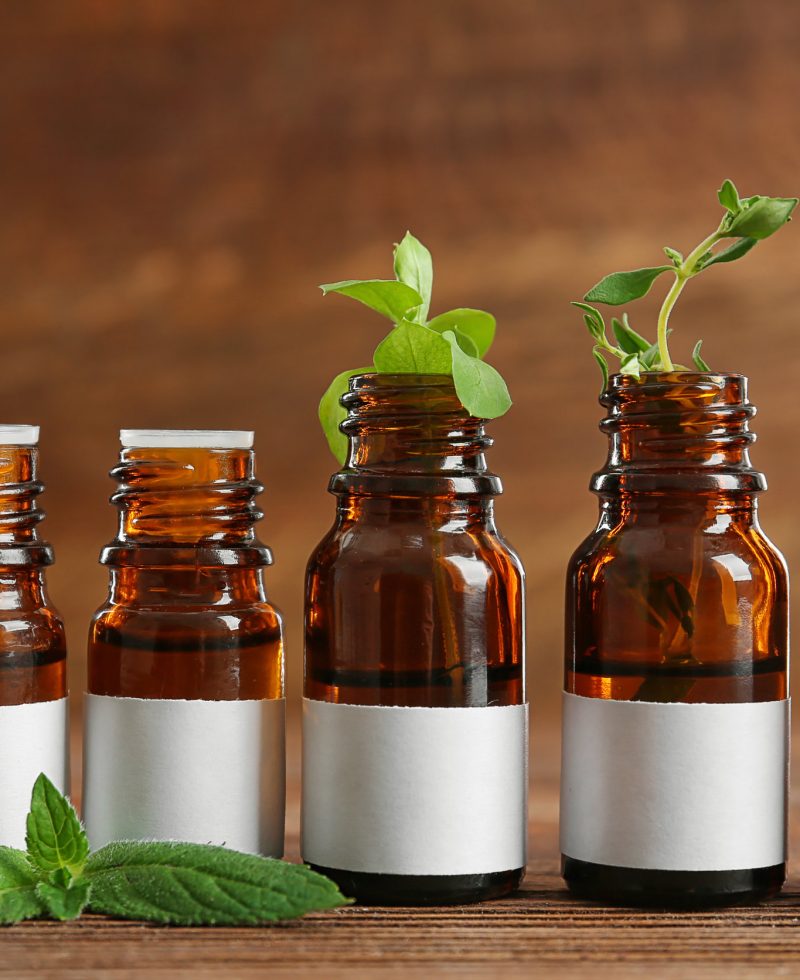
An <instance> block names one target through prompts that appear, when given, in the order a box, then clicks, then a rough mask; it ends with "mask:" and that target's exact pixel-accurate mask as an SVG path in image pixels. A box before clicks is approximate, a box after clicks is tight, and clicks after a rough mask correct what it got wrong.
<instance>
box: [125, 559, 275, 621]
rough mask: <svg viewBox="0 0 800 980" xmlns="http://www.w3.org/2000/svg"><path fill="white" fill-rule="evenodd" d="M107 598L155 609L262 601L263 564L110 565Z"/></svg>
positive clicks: (129, 604) (263, 600) (238, 604)
mask: <svg viewBox="0 0 800 980" xmlns="http://www.w3.org/2000/svg"><path fill="white" fill-rule="evenodd" d="M109 600H110V601H111V602H112V603H114V604H115V605H122V606H153V607H157V608H158V609H159V610H162V611H163V610H165V609H169V608H176V609H185V608H186V607H187V606H188V607H193V606H203V607H206V606H215V607H224V606H242V605H253V604H257V603H264V602H266V601H267V595H266V591H265V588H264V569H263V567H255V568H241V567H236V566H232V567H200V566H194V567H192V568H182V567H171V568H163V567H153V566H135V565H128V566H123V567H119V568H112V569H111V574H110V583H109Z"/></svg>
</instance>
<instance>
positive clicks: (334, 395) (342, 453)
mask: <svg viewBox="0 0 800 980" xmlns="http://www.w3.org/2000/svg"><path fill="white" fill-rule="evenodd" d="M372 370H373V368H372V366H371V365H370V367H365V368H356V369H355V370H353V371H342V372H341V374H337V375H336V377H335V378H334V379H333V381H331V383H330V384H329V385H328V387H327V389H326V391H325V394H324V395H323V396H322V398H321V399H320V403H319V409H318V414H319V420H320V423H321V425H322V431H323V432H324V433H325V438H326V439H327V440H328V445H329V446H330V450H331V452H332V453H333V455H334V456H335V457H336V460H337V462H338V463H339V465H340V466H343V465H344V461H345V459H346V458H347V436H346V435H345V434H344V433H343V432H342V430H341V429H340V428H339V426H340V425H341V424H342V422H344V420H345V419H346V418H347V410H346V409H345V408H344V407H343V406H342V404H341V401H340V399H341V397H342V395H343V394H345V392H346V391H347V389H348V388H349V386H350V385H349V381H350V379H351V378H352V377H354V376H355V375H356V374H366V373H367V372H368V371H372Z"/></svg>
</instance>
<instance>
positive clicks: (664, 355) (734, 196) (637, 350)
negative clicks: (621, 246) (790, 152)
mask: <svg viewBox="0 0 800 980" xmlns="http://www.w3.org/2000/svg"><path fill="white" fill-rule="evenodd" d="M717 197H718V199H719V203H720V204H721V205H722V206H723V208H725V214H724V216H723V218H722V220H721V222H720V223H719V226H718V227H717V228H716V230H715V231H713V232H712V233H711V234H710V235H708V236H707V237H706V238H704V239H703V241H702V242H700V244H699V245H698V246H697V247H696V248H695V249H693V250H692V251H691V252H690V253H689V254H688V255H687V256H686V258H684V257H683V255H682V254H681V253H680V252H679V251H677V249H674V248H669V247H666V248H664V254H665V255H666V257H667V258H668V259H669V264H664V265H656V266H648V267H646V268H643V269H632V270H630V271H628V272H612V273H611V274H610V275H608V276H605V277H604V278H603V279H601V280H600V282H598V283H597V284H596V285H595V286H592V288H591V289H590V290H589V292H588V293H587V294H586V295H585V296H584V297H583V302H582V303H574V304H573V305H574V306H577V307H578V308H579V309H580V310H582V311H583V320H584V323H585V324H586V327H587V329H588V331H589V333H590V335H591V337H592V339H593V340H594V342H595V345H594V348H593V350H592V353H593V355H594V358H595V360H596V361H597V363H598V365H599V366H600V370H601V371H602V374H603V388H604V389H605V387H606V385H607V384H608V370H609V369H608V361H607V359H606V355H608V354H610V355H611V356H612V357H616V358H619V362H620V367H619V370H620V373H621V374H628V375H632V376H633V377H636V378H638V377H639V375H640V374H641V373H642V372H644V371H654V372H669V371H675V370H679V371H685V370H688V369H687V368H686V367H685V366H684V365H682V364H675V363H674V362H673V360H672V357H671V355H670V352H669V335H670V333H671V330H670V327H669V318H670V314H671V313H672V310H673V307H674V306H675V303H676V302H677V300H678V297H679V296H680V294H681V292H682V291H683V287H684V286H685V285H686V283H687V282H688V281H689V280H690V279H693V278H694V277H695V276H697V275H699V274H700V273H701V272H703V271H705V270H706V269H709V268H711V266H713V265H719V264H720V263H723V262H734V261H735V260H736V259H740V258H742V256H743V255H746V254H747V253H748V252H749V251H750V250H751V249H752V248H754V246H755V245H757V244H758V242H760V241H762V240H763V239H765V238H769V236H770V235H774V234H775V232H776V231H778V229H779V228H782V227H783V225H785V224H786V223H787V222H788V221H790V220H791V215H792V212H793V211H794V209H795V207H796V206H797V201H798V199H797V198H796V197H764V196H762V195H760V194H756V195H755V196H753V197H744V198H742V197H739V192H738V191H737V190H736V187H735V186H734V184H733V181H731V180H725V181H724V182H723V184H722V187H720V189H719V191H717ZM730 239H733V241H732V242H731V244H729V245H728V246H727V247H725V248H717V247H716V246H717V245H718V244H719V243H720V242H723V241H727V240H730ZM665 272H671V273H672V275H673V276H674V279H673V282H672V285H671V286H670V289H669V291H668V292H667V295H666V297H665V299H664V302H663V303H662V305H661V310H660V312H659V314H658V323H657V329H656V341H655V343H650V341H649V340H647V339H645V337H643V336H642V335H641V334H640V333H637V331H635V330H634V329H633V328H632V327H631V325H630V323H629V322H628V316H627V314H626V313H623V314H622V317H621V318H617V317H612V319H611V330H612V333H613V337H614V341H616V342H613V341H612V340H610V339H609V337H608V331H607V329H606V325H605V322H604V320H603V316H602V314H601V313H600V311H599V310H598V309H596V308H595V307H594V306H592V305H590V304H592V303H603V304H606V305H608V306H623V305H624V304H626V303H630V302H632V301H633V300H636V299H639V298H640V297H642V296H645V295H646V294H647V293H648V292H649V291H650V287H651V286H652V285H653V283H654V282H655V280H656V279H657V278H658V277H659V276H661V275H663V274H664V273H665ZM702 343H703V342H702V340H699V341H698V342H697V343H696V344H695V346H694V350H693V352H692V361H693V363H694V366H695V367H696V368H697V370H698V371H709V370H710V368H709V366H708V364H706V362H705V360H704V359H703V357H702V356H701V354H700V348H701V345H702Z"/></svg>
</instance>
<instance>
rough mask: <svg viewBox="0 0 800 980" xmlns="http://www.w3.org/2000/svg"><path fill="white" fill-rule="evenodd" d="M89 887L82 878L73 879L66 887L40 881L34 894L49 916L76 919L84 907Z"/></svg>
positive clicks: (89, 890) (61, 919) (63, 920)
mask: <svg viewBox="0 0 800 980" xmlns="http://www.w3.org/2000/svg"><path fill="white" fill-rule="evenodd" d="M91 887H92V886H91V883H90V882H88V881H84V880H79V881H73V882H72V883H71V884H70V885H69V886H67V887H64V886H61V885H54V884H51V883H50V882H47V881H40V882H39V884H38V885H37V886H36V894H37V895H38V896H39V898H40V900H41V902H42V904H43V905H44V907H45V910H46V911H47V914H48V915H49V916H50V918H52V919H58V920H60V921H61V922H68V921H69V920H70V919H77V918H78V916H79V915H80V914H81V912H83V910H84V909H85V908H86V906H87V904H88V902H89V894H90V892H91Z"/></svg>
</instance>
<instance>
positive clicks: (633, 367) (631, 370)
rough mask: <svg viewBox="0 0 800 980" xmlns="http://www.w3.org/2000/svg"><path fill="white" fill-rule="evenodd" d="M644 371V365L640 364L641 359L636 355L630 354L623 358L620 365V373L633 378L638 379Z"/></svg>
mask: <svg viewBox="0 0 800 980" xmlns="http://www.w3.org/2000/svg"><path fill="white" fill-rule="evenodd" d="M641 371H642V365H641V363H640V362H639V357H638V355H636V354H628V355H627V356H626V357H623V358H622V360H621V361H620V365H619V373H620V374H627V375H630V376H631V377H632V378H638V377H639V375H640V374H641Z"/></svg>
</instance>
